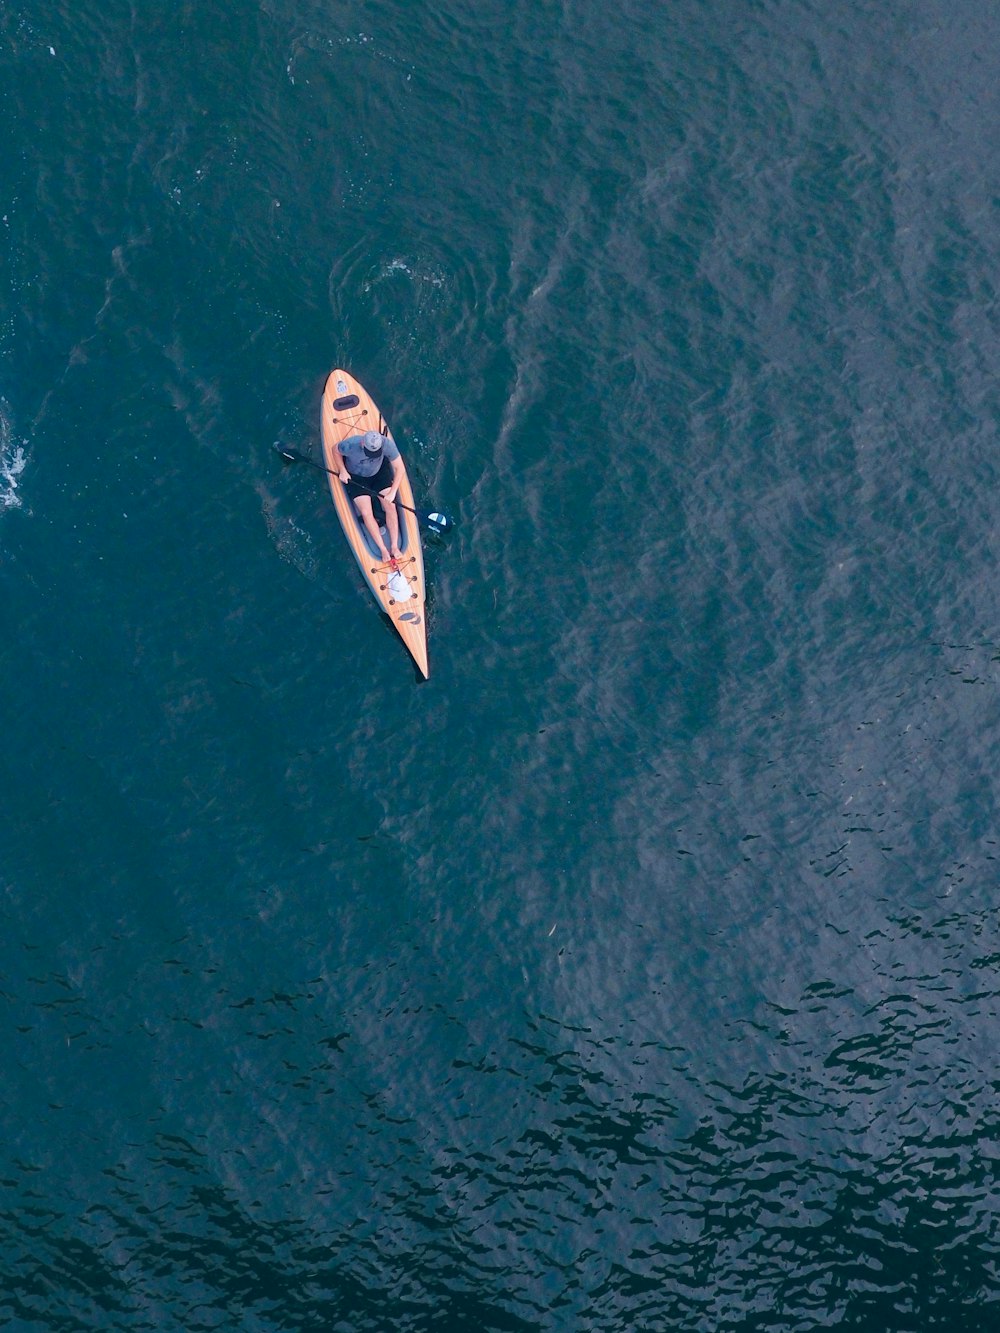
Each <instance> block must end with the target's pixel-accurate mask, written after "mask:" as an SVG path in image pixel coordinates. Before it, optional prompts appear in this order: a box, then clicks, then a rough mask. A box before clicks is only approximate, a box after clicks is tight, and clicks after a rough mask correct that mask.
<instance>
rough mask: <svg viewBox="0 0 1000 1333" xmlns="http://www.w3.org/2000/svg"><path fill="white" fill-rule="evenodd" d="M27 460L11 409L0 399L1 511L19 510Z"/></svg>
mask: <svg viewBox="0 0 1000 1333" xmlns="http://www.w3.org/2000/svg"><path fill="white" fill-rule="evenodd" d="M27 461H28V460H27V458H26V456H25V453H24V445H23V444H22V443H21V441H19V440H16V439H15V438H14V431H13V427H12V425H11V417H10V409H9V408H8V406H7V403H6V402H5V401H4V400H3V399H2V398H0V509H19V508H20V507H21V497H20V496H19V495H18V493H17V488H18V480H19V478H20V476H21V473H22V472H23V471H24V467H25V464H26V463H27Z"/></svg>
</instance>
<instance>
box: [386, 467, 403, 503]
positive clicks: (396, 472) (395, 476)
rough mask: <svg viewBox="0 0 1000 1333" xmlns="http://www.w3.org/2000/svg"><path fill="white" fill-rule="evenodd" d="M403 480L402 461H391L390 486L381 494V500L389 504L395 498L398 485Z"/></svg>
mask: <svg viewBox="0 0 1000 1333" xmlns="http://www.w3.org/2000/svg"><path fill="white" fill-rule="evenodd" d="M402 480H403V460H402V459H401V458H394V459H392V485H391V486H387V487H386V488H385V490H384V491H382V492H381V495H382V499H383V500H388V501H389V503H390V504H391V503H392V501H393V500H395V498H396V492H397V491H398V490H399V483H400V482H401V481H402Z"/></svg>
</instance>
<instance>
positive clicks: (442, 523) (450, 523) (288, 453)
mask: <svg viewBox="0 0 1000 1333" xmlns="http://www.w3.org/2000/svg"><path fill="white" fill-rule="evenodd" d="M274 447H275V449H277V451H278V453H279V454H280V455H281V457H282V458H283V459H284V460H285V462H286V463H308V464H309V466H310V467H314V468H316V469H317V470H318V471H320V472H329V474H330V476H331V477H337V476H339V475H340V474H339V473H337V472H334V470H333V468H330V467H326V465H325V464H323V463H317V462H316V460H315V458H310V457H309V455H308V454H300V453H299V451H298V450H297V449H289V448H287V447H286V446H285V445H283V444H282V443H281V441H280V440H275V442H274ZM351 480H352V481H353V482H354V484H355V485H356V486H357V487H358V488H359V489H360V490H362V491H367V493H368V494H369V495H375V496H378V495H379V493H378V491H376V490H373V489H372V487H370V486H365V485H363V484H362V483H361V482H360V481H358V479H357V477H352V478H351ZM379 498H380V499H381V496H379ZM396 503H397V504H398V505H399V506H400V508H402V509H409V511H410V513H411V514H416V516H417V518H418V519H419V520H420V522H421V523H425V524H426V525H427V527H428V528H429V529H430V530H431V532H451V530H452V528H453V527H454V526H455V520H454V519H453V518H450V517H449V516H448V515H447V514H439V513H437V512H436V511H435V512H433V513H430V512H428V511H427V510H426V509H414V508H413V506H412V505H406V504H403V502H402V500H398V499H397V501H396Z"/></svg>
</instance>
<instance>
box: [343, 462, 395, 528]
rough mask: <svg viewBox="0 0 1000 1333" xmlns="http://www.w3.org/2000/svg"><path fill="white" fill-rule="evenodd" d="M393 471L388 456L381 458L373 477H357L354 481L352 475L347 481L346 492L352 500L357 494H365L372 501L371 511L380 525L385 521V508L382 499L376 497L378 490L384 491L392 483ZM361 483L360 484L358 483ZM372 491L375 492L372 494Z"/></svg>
mask: <svg viewBox="0 0 1000 1333" xmlns="http://www.w3.org/2000/svg"><path fill="white" fill-rule="evenodd" d="M392 478H393V471H392V464H391V463H390V462H389V460H388V458H383V459H382V466H381V467H380V468H379V470H378V471H377V472H376V473H375V475H374V476H373V477H358V479H357V481H355V479H354V477H353V475H352V477H351V480H350V481H349V482H348V483H347V494H348V495H349V496H350V497H351V499H352V500H356V499H357V497H358V496H359V495H367V496H368V498H369V500H371V502H372V513H373V514H374V515H375V522H376V523H378V524H379V526H381V525H382V524H383V523H384V522H385V510H384V509H383V508H382V501H381V500H380V499H379V497H378V492H379V491H384V490H385V489H386V487H388V486H391V485H392ZM359 482H360V483H361V484H360V485H359V484H358V483H359ZM372 491H374V492H375V494H374V495H372Z"/></svg>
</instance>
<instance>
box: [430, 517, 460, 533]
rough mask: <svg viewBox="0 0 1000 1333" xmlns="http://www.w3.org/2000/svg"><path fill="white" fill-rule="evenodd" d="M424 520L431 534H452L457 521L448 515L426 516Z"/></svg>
mask: <svg viewBox="0 0 1000 1333" xmlns="http://www.w3.org/2000/svg"><path fill="white" fill-rule="evenodd" d="M424 520H425V522H426V523H427V526H428V527H429V528H430V530H431V532H451V530H452V528H453V527H454V526H455V520H454V519H453V518H449V517H448V515H447V514H425V515H424Z"/></svg>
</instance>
